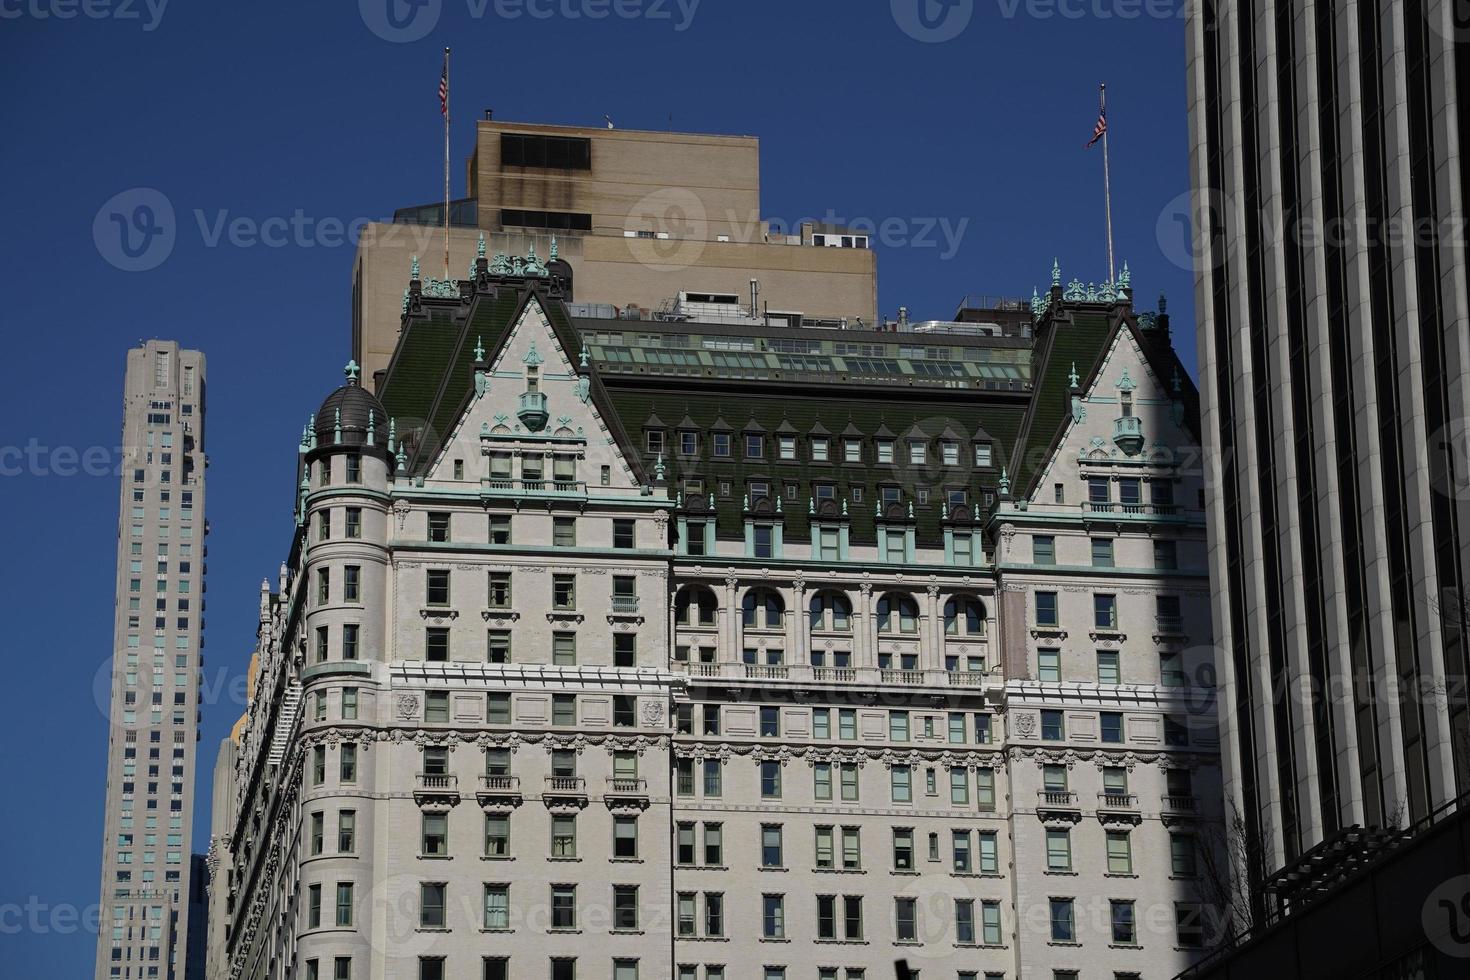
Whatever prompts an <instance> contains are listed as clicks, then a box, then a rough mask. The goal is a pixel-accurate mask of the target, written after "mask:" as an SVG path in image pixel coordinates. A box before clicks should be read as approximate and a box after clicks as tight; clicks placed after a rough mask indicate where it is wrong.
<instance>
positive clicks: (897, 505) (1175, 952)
mask: <svg viewBox="0 0 1470 980" xmlns="http://www.w3.org/2000/svg"><path fill="white" fill-rule="evenodd" d="M528 266H529V268H528V270H527V271H528V275H526V276H519V275H504V274H492V273H491V272H490V271H489V270H490V268H492V267H502V266H500V263H499V262H497V263H496V264H495V266H492V265H491V263H488V262H487V261H486V260H484V259H483V258H482V259H481V260H480V262H479V263H478V264H477V267H476V269H475V270H472V271H473V272H474V273H475V275H474V277H473V278H472V279H470V280H467V281H463V282H459V283H454V284H442V283H430V282H421V281H420V280H419V279H418V278H417V277H416V276H415V278H414V280H413V283H412V284H411V287H410V292H409V295H408V297H407V298H406V300H405V320H404V323H405V327H404V331H403V333H402V335H401V337H400V341H399V348H398V351H397V352H396V353H395V355H394V358H393V361H392V363H391V364H390V366H389V368H388V371H387V373H386V376H385V378H384V381H383V383H382V384H381V385H380V387H379V392H378V395H379V396H380V397H381V399H382V401H379V400H378V398H375V397H373V396H372V395H369V394H367V393H366V391H365V390H364V389H363V388H362V387H361V386H360V385H359V384H358V383H357V381H356V379H355V377H351V376H350V377H349V380H348V383H347V384H346V385H345V386H343V387H342V388H341V389H339V390H338V391H337V392H335V393H333V395H332V396H331V397H329V398H328V400H327V401H326V402H325V403H324V404H323V405H322V407H321V409H320V410H319V411H318V412H317V413H316V415H315V416H314V417H313V419H312V421H311V422H310V424H309V425H308V429H307V431H306V433H305V434H304V436H303V442H302V467H301V472H300V474H299V476H300V486H299V488H298V498H299V500H298V511H297V526H296V534H295V537H294V539H293V544H292V549H291V553H290V556H289V558H288V560H287V561H286V563H285V564H284V565H283V568H282V572H281V575H280V578H279V581H278V582H277V583H276V586H275V588H274V589H271V588H270V587H268V586H263V588H262V594H261V602H260V607H261V617H260V635H259V642H258V647H257V652H256V662H255V664H253V666H252V676H253V683H252V699H251V704H250V708H249V710H248V712H247V714H246V717H245V718H244V719H242V724H241V725H240V726H239V727H238V728H237V732H236V735H235V737H233V738H232V739H231V740H230V741H228V742H227V743H226V744H225V746H224V747H223V749H222V753H221V762H220V765H219V766H218V767H217V770H216V800H217V801H219V802H218V803H217V806H216V815H215V839H214V847H213V849H212V867H213V885H212V908H213V912H214V917H213V919H212V922H213V924H214V925H215V926H216V927H217V928H216V930H215V932H214V933H213V934H212V937H211V949H210V956H211V959H210V964H211V965H210V975H211V976H215V977H230V978H236V977H250V978H276V977H309V978H313V980H321V978H333V980H347V978H369V977H372V978H379V977H394V978H397V977H402V978H417V980H442V978H446V977H482V978H485V980H504V978H508V977H517V978H519V977H549V978H551V980H573V978H584V980H585V978H593V977H596V978H615V980H635V978H641V980H736V978H760V980H788V978H789V980H795V978H814V980H868V978H878V977H888V976H891V975H892V973H893V969H894V966H893V964H894V962H895V961H896V960H906V961H907V962H908V965H909V967H910V968H911V969H913V970H916V971H918V975H920V976H922V977H923V978H925V980H929V978H933V977H942V978H954V980H981V978H985V980H993V978H999V977H1007V978H1015V977H1038V976H1040V977H1048V978H1052V977H1055V978H1057V980H1080V978H1087V977H1094V976H1096V977H1110V978H1116V977H1134V976H1136V977H1157V976H1172V975H1173V974H1174V973H1176V972H1178V971H1179V970H1180V969H1182V968H1184V967H1185V966H1187V965H1188V964H1189V963H1190V962H1191V961H1192V959H1193V958H1194V957H1195V956H1196V955H1197V953H1196V950H1197V949H1198V948H1199V947H1200V946H1202V944H1203V943H1205V942H1206V941H1207V939H1208V936H1207V932H1208V930H1207V929H1206V928H1202V923H1205V922H1206V921H1207V920H1208V918H1209V917H1208V915H1207V914H1204V913H1202V912H1201V909H1200V908H1199V902H1200V895H1201V891H1202V881H1201V879H1202V877H1203V874H1204V872H1203V868H1202V866H1203V865H1204V864H1206V863H1208V862H1202V861H1201V859H1200V856H1201V851H1202V849H1203V848H1206V847H1208V846H1210V842H1211V841H1212V840H1214V838H1212V837H1211V836H1210V834H1209V828H1210V827H1211V826H1212V825H1213V824H1214V823H1215V822H1216V821H1218V817H1219V810H1218V794H1219V773H1218V761H1217V756H1216V735H1215V727H1214V722H1213V707H1212V705H1211V706H1210V707H1209V709H1208V710H1204V709H1203V708H1202V707H1201V706H1202V705H1205V704H1208V703H1209V691H1208V681H1209V680H1210V664H1211V657H1212V655H1211V653H1210V650H1209V643H1210V634H1209V618H1208V601H1209V596H1208V589H1207V586H1206V580H1205V577H1204V572H1203V565H1204V537H1203V535H1204V532H1203V515H1202V511H1201V508H1200V505H1199V503H1198V499H1199V476H1198V472H1197V470H1196V469H1194V468H1193V459H1192V458H1191V457H1190V456H1189V452H1188V447H1190V446H1192V445H1195V444H1197V441H1198V440H1197V438H1195V437H1194V435H1193V434H1192V432H1191V428H1190V427H1191V425H1193V424H1194V422H1193V418H1194V412H1195V407H1194V405H1193V404H1192V397H1193V396H1192V389H1190V388H1189V383H1188V381H1187V379H1186V378H1185V377H1184V375H1183V371H1182V368H1180V367H1179V365H1178V363H1177V359H1176V358H1175V357H1174V355H1173V353H1172V350H1171V349H1170V348H1169V345H1168V327H1167V318H1166V317H1157V318H1156V317H1153V316H1152V315H1146V316H1144V317H1143V318H1142V323H1140V318H1139V317H1137V316H1135V315H1134V313H1133V310H1132V306H1131V300H1130V298H1129V296H1130V294H1129V292H1128V290H1127V283H1126V280H1125V281H1124V282H1122V283H1119V284H1115V285H1111V286H1106V287H1103V289H1102V290H1098V289H1097V288H1096V287H1094V288H1092V290H1091V291H1089V290H1088V289H1086V288H1084V287H1082V286H1081V284H1078V283H1074V284H1073V286H1071V287H1068V288H1067V289H1063V288H1062V286H1061V285H1060V282H1059V281H1057V282H1056V284H1055V285H1054V286H1053V288H1052V290H1051V292H1050V294H1049V296H1048V298H1047V299H1046V300H1045V301H1042V300H1040V299H1038V301H1037V303H1036V310H1037V324H1036V329H1035V336H1034V337H1028V338H1026V339H1025V340H1024V341H1022V340H1020V339H1018V338H1014V337H1013V338H1009V339H1006V340H999V341H991V340H988V339H985V338H963V339H956V338H945V337H940V338H926V337H924V336H920V335H911V336H905V337H902V338H895V337H893V336H891V335H890V336H887V337H884V336H883V335H880V334H871V335H870V334H868V333H867V332H859V331H850V332H843V333H842V334H841V335H838V336H836V337H834V336H833V334H834V333H835V332H833V331H820V332H819V331H806V332H804V333H809V334H811V336H810V337H806V336H803V337H801V338H800V340H801V343H803V344H805V345H807V347H806V352H805V353H804V354H802V355H801V357H803V358H804V359H803V360H800V361H799V362H797V361H792V362H781V363H782V365H783V366H784V365H788V364H790V365H796V367H799V368H800V371H801V372H802V380H801V381H800V383H796V379H795V368H793V367H790V366H786V367H785V370H786V371H787V372H788V373H787V374H785V375H783V374H782V373H781V371H780V370H779V369H777V368H774V367H773V368H771V371H772V372H774V376H773V374H771V373H768V374H762V373H761V372H762V370H764V369H763V368H762V367H761V366H760V360H759V358H760V356H761V355H760V354H759V352H770V354H769V356H770V357H771V358H776V357H778V356H794V355H789V354H781V355H778V354H777V353H776V352H777V351H789V350H790V345H791V343H793V339H792V337H793V332H792V331H790V330H788V329H781V330H775V329H769V330H765V329H763V328H762V327H759V326H756V325H752V326H751V327H750V328H739V327H731V326H729V325H728V324H727V325H722V326H709V327H705V328H701V326H700V325H698V324H694V323H688V322H685V323H680V324H676V325H673V326H669V325H663V324H654V323H651V322H648V323H640V324H638V325H637V330H638V331H640V336H639V338H638V340H637V341H635V343H641V344H643V345H645V347H648V348H649V349H652V348H655V347H656V348H658V349H660V350H664V349H670V350H700V351H712V350H713V351H741V350H747V351H754V352H757V353H756V354H752V355H749V356H748V357H747V360H746V361H744V362H741V363H740V364H738V365H735V366H733V367H731V366H730V365H729V364H727V363H726V362H719V363H720V364H721V365H724V366H723V367H721V368H720V370H718V371H716V370H714V369H711V370H710V372H709V373H707V374H706V373H702V368H701V367H698V366H694V362H693V360H691V359H684V360H683V361H682V362H681V361H680V359H679V358H676V357H672V356H670V357H666V358H662V359H661V360H660V361H659V362H658V363H660V364H662V365H664V366H665V367H668V368H669V370H665V371H663V372H662V373H663V374H664V375H665V376H664V377H661V378H657V379H651V378H649V377H647V376H646V372H644V371H641V370H640V369H639V368H638V367H637V366H636V365H639V364H641V361H640V360H639V358H641V357H642V355H641V354H639V355H636V356H635V355H633V354H627V355H626V356H625V355H624V354H623V353H622V352H623V351H626V350H628V349H630V348H629V346H628V345H627V344H625V343H624V339H626V338H624V335H623V334H622V333H620V332H619V331H620V330H621V329H622V327H621V326H620V325H619V324H618V323H617V322H616V321H608V322H605V323H601V324H597V323H589V322H587V321H581V320H575V319H574V318H572V317H570V316H568V314H567V310H566V307H565V306H564V304H563V303H562V302H561V294H560V292H559V289H558V286H559V283H558V280H557V278H556V276H555V275H552V276H546V275H544V274H541V272H542V270H539V269H538V267H537V264H536V263H535V261H534V256H533V257H531V260H530V261H529V262H528ZM502 268H503V267H502ZM629 329H630V330H631V329H632V328H629ZM818 334H825V335H826V336H820V337H819V336H818ZM900 340H901V341H902V343H901V344H900V343H899V341H900ZM834 344H836V345H838V346H833V345H834ZM931 348H933V349H936V350H938V349H943V350H944V351H946V352H947V354H946V356H950V355H952V356H954V357H956V358H964V359H969V360H973V361H976V362H985V361H987V360H988V359H989V358H990V357H991V356H992V353H993V351H992V348H994V349H995V350H997V351H1000V350H1002V349H1004V350H1006V351H1011V353H1014V349H1021V350H1024V349H1026V348H1029V349H1030V365H1029V367H1030V381H1029V383H1027V384H1017V385H1015V386H1012V385H1011V384H1010V382H1006V383H1005V386H1004V389H1003V390H1002V389H1001V388H999V387H997V389H996V390H993V391H976V390H959V389H956V388H955V387H947V386H945V385H943V384H939V383H933V384H930V383H926V382H924V381H922V380H921V381H919V382H908V383H900V382H898V381H894V382H892V383H887V384H885V383H884V382H882V381H880V380H876V379H874V380H870V381H865V382H864V383H861V384H856V383H854V382H855V381H856V379H855V378H854V375H855V374H859V373H861V372H862V371H888V370H891V371H896V372H899V373H902V374H904V375H906V376H907V375H911V374H912V375H916V376H917V372H916V370H915V368H914V364H916V363H927V362H928V361H929V360H930V359H931V357H930V355H929V354H928V351H929V349H931ZM941 359H942V358H939V357H933V358H932V360H934V361H938V360H941ZM997 360H999V357H997ZM1074 361H1075V363H1074ZM890 362H891V366H890ZM680 363H683V364H685V365H688V366H689V370H688V371H687V372H686V373H685V374H683V375H682V376H680V374H679V371H680V370H681V369H680V368H678V366H677V365H678V364H680ZM770 363H771V364H772V365H774V364H776V363H777V362H776V361H774V360H772V361H771V362H770ZM860 365H862V366H860ZM823 371H829V372H831V373H830V375H829V376H823V375H822V372H823ZM742 372H743V373H742ZM354 374H355V366H349V375H354ZM915 389H918V391H917V393H916V391H915Z"/></svg>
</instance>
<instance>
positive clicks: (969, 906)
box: [954, 898, 975, 943]
mask: <svg viewBox="0 0 1470 980" xmlns="http://www.w3.org/2000/svg"><path fill="white" fill-rule="evenodd" d="M954 938H955V942H957V943H973V942H974V941H975V902H974V900H973V899H968V898H957V899H955V901H954Z"/></svg>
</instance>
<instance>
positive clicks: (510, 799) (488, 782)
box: [475, 774, 522, 808]
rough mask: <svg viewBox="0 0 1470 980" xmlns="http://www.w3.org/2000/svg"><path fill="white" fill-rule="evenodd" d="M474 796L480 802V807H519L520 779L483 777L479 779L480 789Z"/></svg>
mask: <svg viewBox="0 0 1470 980" xmlns="http://www.w3.org/2000/svg"><path fill="white" fill-rule="evenodd" d="M475 796H476V798H477V799H478V800H479V801H480V806H482V807H486V808H492V807H517V806H520V805H521V800H522V797H521V777H519V776H501V775H494V776H492V775H488V774H487V775H483V776H481V777H480V789H479V791H478V792H477V793H476V794H475Z"/></svg>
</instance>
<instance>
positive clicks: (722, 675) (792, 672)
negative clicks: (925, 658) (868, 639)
mask: <svg viewBox="0 0 1470 980" xmlns="http://www.w3.org/2000/svg"><path fill="white" fill-rule="evenodd" d="M671 668H672V669H673V670H676V671H680V672H682V673H685V674H687V675H688V676H689V677H692V678H703V679H708V680H725V681H745V682H748V683H752V684H753V683H760V682H765V681H789V682H791V683H793V684H865V685H868V686H876V685H878V684H890V685H891V684H903V685H906V686H913V687H929V688H962V689H965V690H968V691H974V692H976V693H979V692H980V691H981V689H983V688H986V687H989V686H991V685H994V686H995V687H999V686H1000V684H1001V682H1002V677H1001V674H1000V672H999V671H998V670H992V671H972V670H942V669H924V668H899V667H884V668H879V667H827V666H811V665H808V664H748V663H730V662H728V661H725V662H719V663H706V662H702V661H700V662H696V661H688V660H675V661H673V662H672V664H671Z"/></svg>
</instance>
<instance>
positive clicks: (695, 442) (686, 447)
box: [679, 432, 699, 456]
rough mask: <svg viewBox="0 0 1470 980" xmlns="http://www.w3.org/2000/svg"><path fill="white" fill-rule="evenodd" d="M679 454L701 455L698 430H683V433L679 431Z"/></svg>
mask: <svg viewBox="0 0 1470 980" xmlns="http://www.w3.org/2000/svg"><path fill="white" fill-rule="evenodd" d="M679 455H680V456H697V455H699V433H697V432H681V433H679Z"/></svg>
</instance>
